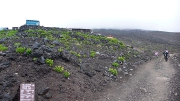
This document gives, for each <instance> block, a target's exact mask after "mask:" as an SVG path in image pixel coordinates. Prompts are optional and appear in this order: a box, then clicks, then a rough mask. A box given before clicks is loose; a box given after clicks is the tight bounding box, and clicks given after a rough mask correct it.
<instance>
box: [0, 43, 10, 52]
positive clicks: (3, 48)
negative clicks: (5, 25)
mask: <svg viewBox="0 0 180 101" xmlns="http://www.w3.org/2000/svg"><path fill="white" fill-rule="evenodd" d="M7 49H8V47H6V46H4V45H3V44H0V51H6V50H7Z"/></svg>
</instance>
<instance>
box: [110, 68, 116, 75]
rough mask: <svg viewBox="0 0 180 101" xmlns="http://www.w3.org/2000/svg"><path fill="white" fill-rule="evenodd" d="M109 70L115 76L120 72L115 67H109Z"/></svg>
mask: <svg viewBox="0 0 180 101" xmlns="http://www.w3.org/2000/svg"><path fill="white" fill-rule="evenodd" d="M109 72H111V73H112V74H113V75H115V76H116V75H117V74H118V72H117V70H116V69H114V68H109Z"/></svg>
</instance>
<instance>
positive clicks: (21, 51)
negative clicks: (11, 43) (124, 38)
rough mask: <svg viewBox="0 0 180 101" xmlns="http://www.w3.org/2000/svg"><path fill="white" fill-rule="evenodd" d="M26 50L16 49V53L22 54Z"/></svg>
mask: <svg viewBox="0 0 180 101" xmlns="http://www.w3.org/2000/svg"><path fill="white" fill-rule="evenodd" d="M25 50H26V47H17V48H16V53H20V54H23V53H24V52H25Z"/></svg>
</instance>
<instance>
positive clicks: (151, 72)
mask: <svg viewBox="0 0 180 101" xmlns="http://www.w3.org/2000/svg"><path fill="white" fill-rule="evenodd" d="M172 55H173V54H171V57H172ZM171 57H170V58H169V60H168V61H167V62H165V60H163V56H161V57H159V58H158V59H153V60H151V61H149V62H148V63H146V64H143V65H142V66H140V67H139V68H138V69H137V71H136V73H135V74H134V76H132V77H130V79H129V80H128V81H125V82H123V83H122V84H119V83H117V82H114V83H112V84H111V85H110V86H111V87H110V88H109V89H108V90H107V91H108V92H106V93H104V95H103V96H102V97H101V98H100V99H99V100H97V101H169V100H170V99H168V95H170V93H171V91H168V88H169V87H170V79H171V78H172V77H173V75H174V74H175V69H174V68H173V65H172V64H171V63H170V59H171Z"/></svg>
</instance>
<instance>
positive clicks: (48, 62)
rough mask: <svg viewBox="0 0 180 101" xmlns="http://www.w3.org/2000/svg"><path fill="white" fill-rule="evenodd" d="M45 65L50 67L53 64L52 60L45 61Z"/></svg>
mask: <svg viewBox="0 0 180 101" xmlns="http://www.w3.org/2000/svg"><path fill="white" fill-rule="evenodd" d="M46 64H47V65H49V66H52V65H53V64H54V61H53V60H52V59H46Z"/></svg>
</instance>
